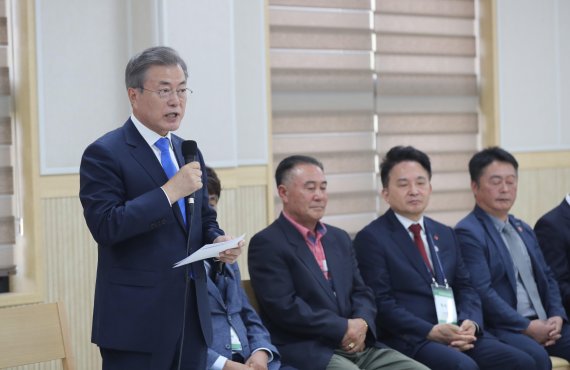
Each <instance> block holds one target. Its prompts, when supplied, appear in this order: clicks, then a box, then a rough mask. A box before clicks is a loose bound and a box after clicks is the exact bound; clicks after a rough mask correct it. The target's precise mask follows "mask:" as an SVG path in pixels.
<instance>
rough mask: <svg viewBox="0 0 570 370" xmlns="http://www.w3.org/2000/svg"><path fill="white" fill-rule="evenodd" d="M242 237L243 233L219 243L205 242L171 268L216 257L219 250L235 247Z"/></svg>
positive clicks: (243, 236)
mask: <svg viewBox="0 0 570 370" xmlns="http://www.w3.org/2000/svg"><path fill="white" fill-rule="evenodd" d="M244 238H245V234H242V235H241V236H240V237H237V238H234V239H231V240H226V241H223V242H220V243H213V244H206V245H204V246H203V247H202V248H200V249H198V250H197V251H196V252H194V253H192V254H191V255H189V256H188V257H186V258H184V259H183V260H180V261H178V262H176V263H175V264H174V266H173V268H176V267H180V266H184V265H187V264H189V263H192V262H196V261H200V260H204V259H206V258H213V257H218V256H219V254H220V253H221V252H223V251H226V250H228V249H232V248H235V247H236V246H237V245H238V244H239V243H240V242H241V241H243V240H244Z"/></svg>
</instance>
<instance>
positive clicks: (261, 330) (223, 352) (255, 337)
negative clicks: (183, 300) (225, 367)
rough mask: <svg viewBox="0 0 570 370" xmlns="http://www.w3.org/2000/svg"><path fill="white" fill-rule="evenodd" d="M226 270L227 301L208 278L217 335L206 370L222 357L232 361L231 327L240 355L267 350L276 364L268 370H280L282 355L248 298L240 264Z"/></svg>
mask: <svg viewBox="0 0 570 370" xmlns="http://www.w3.org/2000/svg"><path fill="white" fill-rule="evenodd" d="M225 271H226V282H227V288H226V299H225V300H224V298H223V297H222V294H221V293H220V290H219V289H218V287H217V286H216V284H215V283H214V281H213V280H212V279H211V278H210V277H209V276H208V296H209V301H210V310H211V314H212V330H213V332H214V333H216V335H214V338H213V341H212V344H211V345H210V348H209V349H208V361H207V366H206V368H207V369H209V368H210V367H212V365H213V364H214V362H215V361H216V360H217V359H218V357H219V356H224V357H226V358H229V359H231V358H232V350H231V337H230V326H232V327H233V328H234V330H235V332H236V334H237V336H238V338H239V341H240V343H241V345H242V351H241V354H242V355H243V357H244V359H246V360H247V359H248V358H249V357H250V356H251V354H252V353H253V352H254V351H255V350H257V349H259V348H265V349H268V350H270V351H271V352H273V361H271V362H270V363H269V364H268V368H269V369H270V370H276V369H279V366H280V363H279V352H277V348H275V346H274V345H273V344H271V338H270V336H269V332H268V331H267V329H265V327H264V326H263V324H262V323H261V319H260V318H259V316H258V315H257V313H256V312H255V310H254V309H253V307H252V306H251V304H250V303H249V301H248V299H247V295H246V294H245V291H244V290H243V288H242V286H241V275H240V272H239V267H238V264H237V263H234V264H231V265H230V264H226V265H225ZM218 278H219V279H221V278H222V277H221V276H220V277H218Z"/></svg>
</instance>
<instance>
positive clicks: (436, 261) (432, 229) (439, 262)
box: [424, 216, 447, 284]
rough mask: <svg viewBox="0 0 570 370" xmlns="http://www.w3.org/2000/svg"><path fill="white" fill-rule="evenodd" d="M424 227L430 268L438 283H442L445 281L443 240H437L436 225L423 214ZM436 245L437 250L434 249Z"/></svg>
mask: <svg viewBox="0 0 570 370" xmlns="http://www.w3.org/2000/svg"><path fill="white" fill-rule="evenodd" d="M424 227H425V233H426V239H427V242H428V246H429V252H430V256H431V262H432V265H433V266H432V268H433V272H434V274H435V279H436V280H437V282H438V283H439V284H443V283H444V282H445V276H442V274H444V275H445V274H446V272H445V271H442V270H445V265H444V261H445V260H446V252H447V250H446V249H445V248H443V247H441V246H442V245H443V244H441V242H444V241H443V240H442V241H441V242H440V241H439V234H438V232H437V225H436V224H435V223H434V222H432V220H430V219H429V218H427V217H425V216H424ZM436 247H437V250H436Z"/></svg>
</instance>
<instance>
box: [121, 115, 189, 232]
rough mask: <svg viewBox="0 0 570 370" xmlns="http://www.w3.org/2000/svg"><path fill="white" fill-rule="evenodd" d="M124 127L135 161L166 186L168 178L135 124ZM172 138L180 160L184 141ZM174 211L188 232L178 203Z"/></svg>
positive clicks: (155, 180) (129, 123)
mask: <svg viewBox="0 0 570 370" xmlns="http://www.w3.org/2000/svg"><path fill="white" fill-rule="evenodd" d="M123 127H124V128H125V141H126V143H127V144H128V145H129V146H130V147H131V155H132V156H133V158H134V159H135V161H137V162H138V163H140V165H141V167H142V168H143V169H144V170H145V171H146V172H147V173H148V175H149V176H150V177H151V178H152V179H153V181H154V182H155V183H156V185H157V186H162V185H164V183H165V182H166V181H168V177H167V176H166V173H165V172H164V169H163V168H162V165H161V164H160V162H159V161H158V159H157V158H156V155H155V154H154V153H153V151H152V149H151V148H150V147H149V146H148V144H147V142H146V141H145V140H144V139H143V137H142V136H141V134H140V133H139V131H138V130H137V128H136V127H135V125H134V123H133V122H132V121H131V120H130V119H129V120H128V121H127V122H126V123H125V125H124V126H123ZM172 138H173V141H172V147H173V148H174V153H175V154H176V158H177V159H179V158H180V157H181V156H182V152H181V148H180V146H181V142H182V140H181V139H180V138H178V137H175V136H174V135H173V136H172ZM179 163H180V162H179ZM182 163H184V162H182ZM172 210H173V212H174V216H175V217H176V219H177V220H178V224H179V225H180V226H181V227H182V229H183V230H184V231H186V226H185V225H184V219H183V218H182V212H181V211H180V207H179V206H178V203H177V202H175V203H174V204H173V205H172Z"/></svg>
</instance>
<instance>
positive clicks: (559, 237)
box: [534, 198, 570, 314]
mask: <svg viewBox="0 0 570 370" xmlns="http://www.w3.org/2000/svg"><path fill="white" fill-rule="evenodd" d="M534 232H535V233H536V237H537V239H538V243H539V244H540V248H541V249H542V253H543V254H544V258H545V259H546V262H548V264H549V265H550V268H551V269H552V272H554V275H555V276H556V279H557V280H558V285H559V287H560V294H561V295H562V303H563V304H564V307H565V309H566V313H567V314H568V312H570V205H569V204H568V202H567V201H566V198H565V199H564V200H563V201H562V203H560V205H558V206H557V207H555V208H554V209H552V210H551V211H550V212H548V213H546V214H545V215H544V216H542V217H541V218H540V219H539V220H538V221H537V223H536V225H535V226H534Z"/></svg>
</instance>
